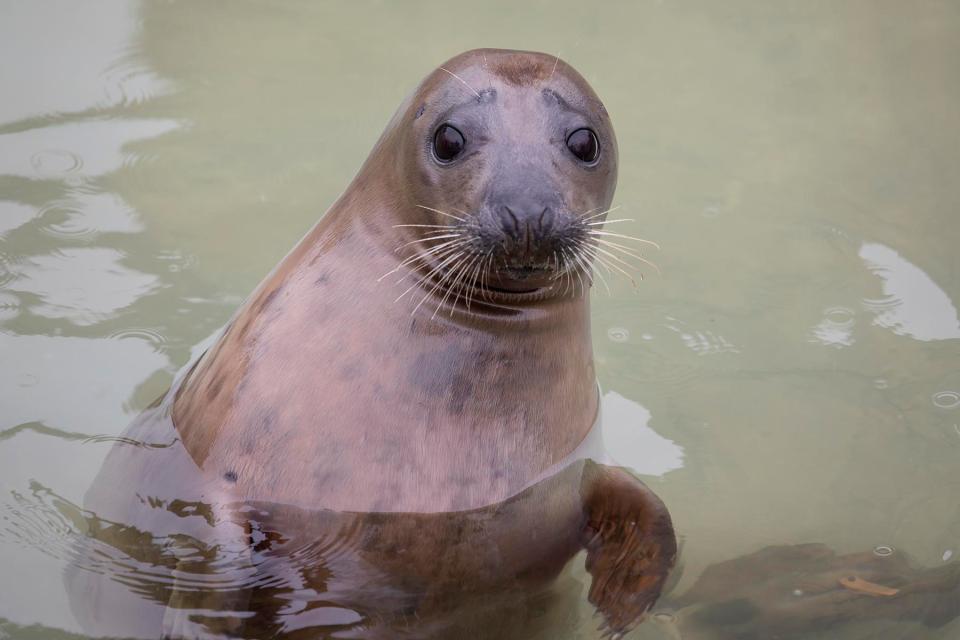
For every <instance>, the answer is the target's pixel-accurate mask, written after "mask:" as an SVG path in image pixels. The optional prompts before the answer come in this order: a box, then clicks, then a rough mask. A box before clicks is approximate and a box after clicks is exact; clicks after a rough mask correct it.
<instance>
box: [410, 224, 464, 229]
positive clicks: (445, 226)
mask: <svg viewBox="0 0 960 640" xmlns="http://www.w3.org/2000/svg"><path fill="white" fill-rule="evenodd" d="M399 227H425V228H430V229H462V228H463V227H462V226H461V225H458V224H395V225H393V228H394V229H397V228H399Z"/></svg>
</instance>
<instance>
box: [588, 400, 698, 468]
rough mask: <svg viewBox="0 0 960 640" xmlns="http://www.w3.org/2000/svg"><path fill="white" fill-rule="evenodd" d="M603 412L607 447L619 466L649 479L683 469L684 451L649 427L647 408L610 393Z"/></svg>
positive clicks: (604, 437)
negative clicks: (649, 477)
mask: <svg viewBox="0 0 960 640" xmlns="http://www.w3.org/2000/svg"><path fill="white" fill-rule="evenodd" d="M601 411H602V415H603V421H602V425H603V441H604V445H605V446H606V449H607V452H608V454H609V455H610V457H612V458H613V460H614V461H615V462H616V463H617V464H619V465H621V466H624V467H627V468H629V469H633V470H634V471H636V472H637V473H640V474H643V475H648V476H662V475H663V474H665V473H667V472H668V471H673V470H674V469H680V468H682V467H683V448H682V447H681V446H680V445H678V444H677V443H675V442H674V441H673V440H670V439H668V438H664V437H663V436H661V435H660V434H659V433H657V432H656V431H654V430H653V429H652V428H651V427H650V424H649V422H650V412H649V411H648V410H647V409H646V408H645V407H643V406H642V405H640V404H638V403H636V402H634V401H633V400H629V399H627V398H624V397H623V396H622V395H620V394H619V393H617V392H616V391H608V392H607V393H605V394H604V395H603V398H602V407H601Z"/></svg>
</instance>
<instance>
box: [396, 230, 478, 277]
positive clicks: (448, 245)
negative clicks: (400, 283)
mask: <svg viewBox="0 0 960 640" xmlns="http://www.w3.org/2000/svg"><path fill="white" fill-rule="evenodd" d="M467 242H469V241H468V240H466V239H463V240H448V241H447V242H441V243H440V244H438V245H435V246H433V247H429V248H427V249H426V250H424V251H421V252H419V253H415V254H413V255H412V256H410V257H409V258H407V259H406V260H404V261H403V262H401V263H400V264H398V265H397V266H396V267H394V268H393V269H391V270H390V271H387V272H386V273H385V274H383V275H382V276H380V277H379V278H377V282H380V281H381V280H383V279H384V278H386V277H387V276H389V275H390V274H392V273H396V272H397V271H399V270H400V269H402V268H403V267H405V266H407V265H410V264H414V263H416V262H418V261H420V260H427V259H429V258H430V257H431V256H434V254H438V253H439V252H440V251H441V250H442V249H452V248H455V247H458V246H460V244H467ZM401 279H402V278H401Z"/></svg>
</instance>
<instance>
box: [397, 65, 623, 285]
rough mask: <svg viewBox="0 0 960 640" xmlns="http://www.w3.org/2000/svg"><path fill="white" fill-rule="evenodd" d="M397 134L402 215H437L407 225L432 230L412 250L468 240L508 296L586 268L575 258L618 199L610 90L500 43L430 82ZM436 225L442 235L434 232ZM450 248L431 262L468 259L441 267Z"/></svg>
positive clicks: (470, 253)
mask: <svg viewBox="0 0 960 640" xmlns="http://www.w3.org/2000/svg"><path fill="white" fill-rule="evenodd" d="M444 136H446V137H447V139H446V140H443V139H441V138H444ZM386 140H389V141H390V144H387V145H385V146H386V147H387V148H389V149H390V150H391V151H392V154H393V155H394V157H393V158H391V159H390V161H391V162H392V163H394V166H392V167H390V168H389V169H387V171H386V172H385V173H390V174H394V175H393V177H394V178H395V179H396V180H397V182H398V185H397V187H396V188H394V189H393V190H392V191H393V192H394V193H397V194H401V197H402V199H403V201H402V202H398V203H397V204H398V205H400V207H401V208H402V211H403V217H404V220H403V222H404V223H406V224H410V225H435V226H431V227H407V228H405V229H403V230H402V231H403V232H404V233H403V234H402V235H403V237H405V238H406V239H407V241H410V242H413V241H415V240H418V239H420V240H421V241H420V242H419V243H415V244H414V245H413V246H414V248H413V249H411V251H422V250H426V249H428V248H430V247H431V246H436V245H438V244H440V242H439V240H447V241H453V240H462V242H461V243H459V245H458V246H457V247H456V248H457V249H458V250H459V251H460V252H461V253H462V254H463V255H464V257H466V258H467V259H468V260H469V259H470V258H471V257H472V258H474V259H475V260H474V262H475V263H476V264H477V265H479V264H481V263H482V262H483V261H486V262H485V263H484V264H486V265H488V266H489V270H490V273H489V275H490V278H489V280H488V282H489V283H490V284H491V287H492V288H493V289H494V292H495V293H497V294H501V295H507V296H508V297H511V296H509V294H511V293H512V294H514V296H513V297H515V294H518V293H521V294H522V293H523V292H527V293H530V292H532V291H537V292H538V295H537V298H538V299H539V298H543V297H547V296H548V295H550V293H551V291H550V290H551V289H553V293H556V290H558V289H559V287H557V286H553V285H554V284H555V283H556V282H557V280H558V277H559V276H560V275H562V273H563V272H564V271H573V270H577V269H583V266H584V265H582V264H578V263H577V262H576V261H575V256H577V255H578V247H579V246H580V245H582V244H584V243H585V240H586V237H587V234H586V232H587V230H588V229H589V228H590V226H589V225H588V224H587V223H588V222H589V223H595V224H599V223H600V222H601V221H602V219H603V212H605V211H606V210H607V209H608V208H609V207H610V201H611V199H612V197H613V192H614V189H615V187H616V179H617V144H616V138H615V135H614V132H613V127H612V125H611V123H610V119H609V117H608V115H607V112H606V110H605V109H604V107H603V104H602V103H601V102H600V99H599V98H597V96H596V94H595V93H594V92H593V90H592V89H591V88H590V86H589V85H588V84H587V82H586V81H585V80H584V79H583V78H582V77H581V76H580V74H578V73H577V72H576V71H575V70H574V69H573V68H571V67H570V66H569V65H567V64H566V63H565V62H563V61H562V60H560V59H559V58H558V57H556V56H552V55H547V54H543V53H533V52H525V51H506V50H496V49H477V50H474V51H468V52H466V53H463V54H461V55H459V56H456V57H455V58H453V59H451V60H449V61H447V62H446V63H444V64H443V65H441V66H440V67H439V68H437V69H436V70H435V71H433V72H432V73H431V74H430V75H429V76H427V78H426V79H425V80H424V81H423V82H422V83H421V84H420V85H419V87H418V88H417V89H416V91H415V92H414V94H413V95H412V96H411V98H410V99H409V100H408V101H407V102H406V103H405V104H404V106H402V107H401V108H400V110H399V111H398V113H397V115H396V116H395V117H394V119H393V121H392V122H391V125H390V127H388V130H387V132H386V133H385V135H384V141H386ZM444 142H448V143H452V144H453V146H452V147H451V146H450V144H447V145H446V146H443V145H444ZM578 144H579V146H577V145H578ZM594 144H595V145H596V149H595V150H596V156H595V157H594V156H593V155H592V154H591V152H592V151H593V150H594V147H593V145H594ZM458 145H459V146H458ZM451 150H452V151H455V152H456V153H455V155H453V156H452V157H445V155H444V152H449V151H451ZM577 151H581V152H585V154H584V155H582V157H578V155H577ZM380 175H381V177H382V173H381V174H380ZM401 185H402V186H401ZM597 214H599V215H597ZM427 229H430V230H433V231H434V233H433V235H434V236H437V237H438V238H439V239H438V241H437V242H431V241H430V240H423V238H424V237H425V236H427V235H428V234H427V233H424V231H425V230H427ZM398 235H400V234H398ZM440 236H443V237H440ZM448 256H449V254H448V253H445V252H443V251H439V252H438V254H437V255H436V256H434V257H433V259H430V260H424V261H422V263H421V268H422V269H423V270H426V271H429V270H430V269H433V268H436V267H438V266H439V273H442V272H443V271H444V270H445V269H449V268H450V267H452V266H455V265H457V264H458V262H457V259H451V262H450V264H448V265H442V262H443V259H444V258H446V257H448ZM586 262H587V261H586V260H584V263H586ZM464 264H466V262H465V263H464Z"/></svg>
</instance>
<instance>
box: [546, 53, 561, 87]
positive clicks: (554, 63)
mask: <svg viewBox="0 0 960 640" xmlns="http://www.w3.org/2000/svg"><path fill="white" fill-rule="evenodd" d="M558 62H560V52H559V51H558V52H557V58H556V59H555V60H554V61H553V69H550V76H549V77H548V78H547V82H550V81H551V80H553V72H554V71H556V70H557V63H558Z"/></svg>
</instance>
